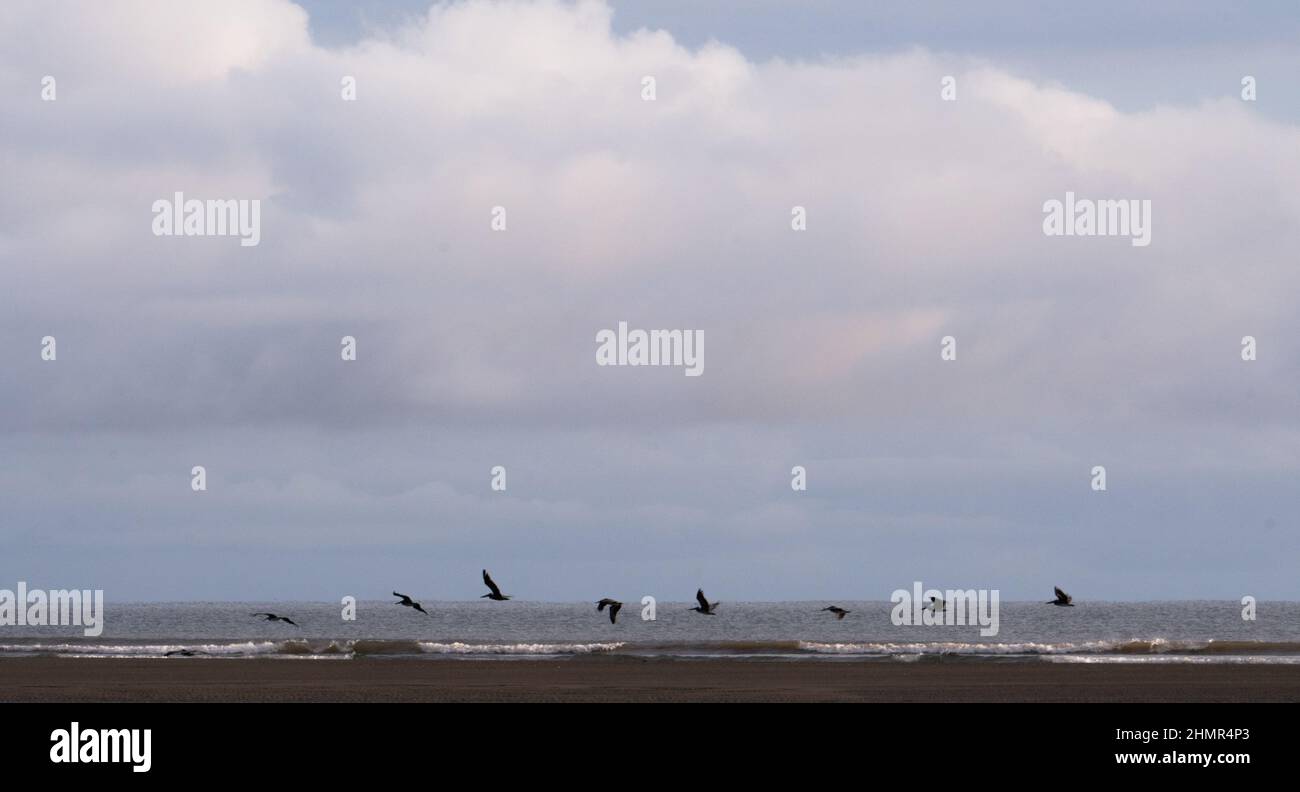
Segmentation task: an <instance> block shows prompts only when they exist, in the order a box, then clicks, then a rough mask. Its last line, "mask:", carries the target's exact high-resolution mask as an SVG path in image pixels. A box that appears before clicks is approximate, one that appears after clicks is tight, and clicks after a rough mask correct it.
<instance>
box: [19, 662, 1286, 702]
mask: <svg viewBox="0 0 1300 792" xmlns="http://www.w3.org/2000/svg"><path fill="white" fill-rule="evenodd" d="M0 701H5V702H54V701H63V702H98V701H157V702H199V701H232V702H261V701H303V702H348V701H377V702H388V701H391V702H453V701H463V702H493V701H496V702H504V701H554V702H559V701H577V702H604V701H644V702H654V701H663V702H674V701H756V702H762V701H846V702H847V701H858V702H945V701H953V702H966V701H972V702H973V701H992V702H1013V701H1015V702H1036V701H1043V702H1238V701H1263V702H1298V701H1300V666H1296V665H1290V666H1286V665H1251V666H1245V665H1175V664H1150V665H1078V664H1057V663H1022V662H1017V663H1007V662H995V661H989V662H971V661H959V662H926V663H897V662H825V661H804V660H794V661H767V660H727V659H724V660H658V659H637V658H628V657H620V658H611V657H574V658H566V659H553V660H422V659H409V660H408V659H374V658H365V659H352V660H289V659H267V658H257V659H208V658H168V659H118V658H107V659H102V658H69V657H31V658H4V659H0Z"/></svg>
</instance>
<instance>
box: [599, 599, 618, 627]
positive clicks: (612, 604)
mask: <svg viewBox="0 0 1300 792" xmlns="http://www.w3.org/2000/svg"><path fill="white" fill-rule="evenodd" d="M606 605H608V606H609V623H610V624H616V623H617V622H615V619H617V618H618V609H619V608H621V607H623V603H621V602H619V601H618V600H614V599H610V598H609V597H605V598H604V599H602V600H601V601H600V602H597V603H596V610H598V611H603V610H605V606H606Z"/></svg>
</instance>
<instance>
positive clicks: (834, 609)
mask: <svg viewBox="0 0 1300 792" xmlns="http://www.w3.org/2000/svg"><path fill="white" fill-rule="evenodd" d="M822 610H824V611H830V612H831V613H834V614H835V618H836V619H843V618H844V617H845V616H847V615H848V614H850V613H852V612H853V611H847V610H844V609H843V608H841V607H840V606H839V605H827V606H826V607H825V608H822Z"/></svg>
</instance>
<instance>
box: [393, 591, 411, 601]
mask: <svg viewBox="0 0 1300 792" xmlns="http://www.w3.org/2000/svg"><path fill="white" fill-rule="evenodd" d="M393 596H394V597H401V598H402V602H410V601H411V598H410V597H408V596H406V595H405V594H399V593H397V592H396V591H394V592H393Z"/></svg>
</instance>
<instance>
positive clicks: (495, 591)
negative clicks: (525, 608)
mask: <svg viewBox="0 0 1300 792" xmlns="http://www.w3.org/2000/svg"><path fill="white" fill-rule="evenodd" d="M483 582H484V583H485V584H486V585H487V587H488V588H489V589H491V590H492V593H493V594H495V595H496V596H498V597H499V596H501V589H499V588H497V584H496V583H495V582H494V581H493V580H492V576H491V575H489V574H488V573H487V570H486V569H485V570H483Z"/></svg>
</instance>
